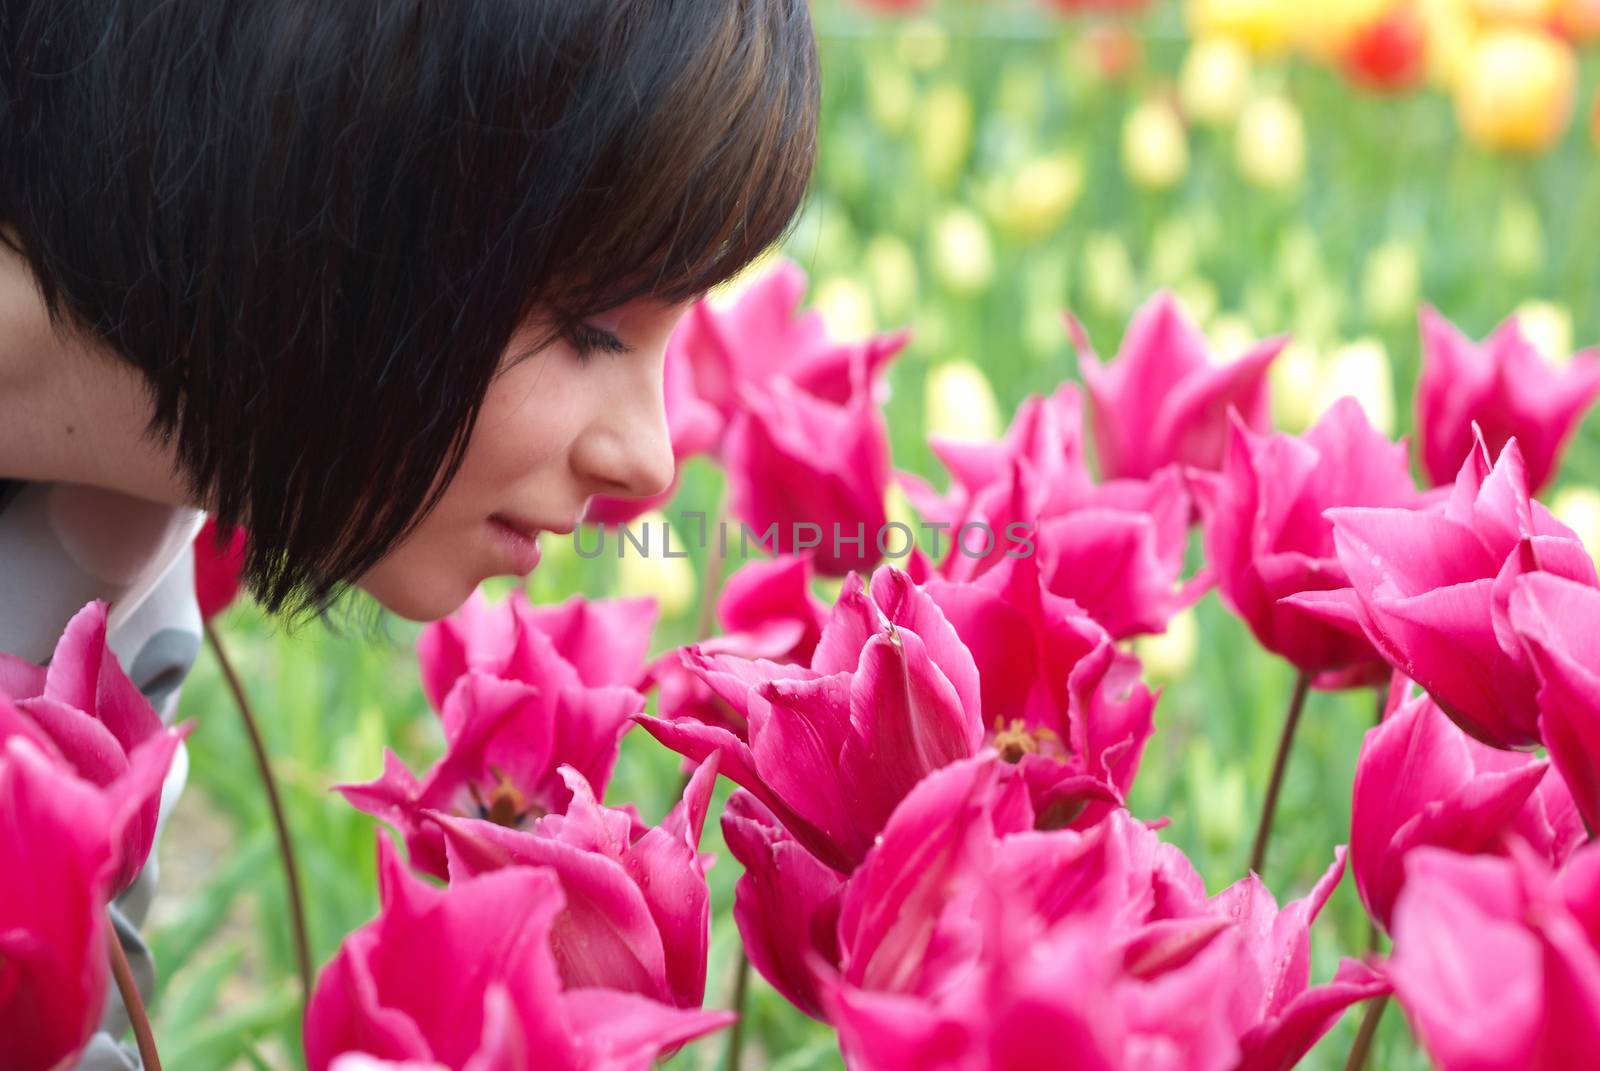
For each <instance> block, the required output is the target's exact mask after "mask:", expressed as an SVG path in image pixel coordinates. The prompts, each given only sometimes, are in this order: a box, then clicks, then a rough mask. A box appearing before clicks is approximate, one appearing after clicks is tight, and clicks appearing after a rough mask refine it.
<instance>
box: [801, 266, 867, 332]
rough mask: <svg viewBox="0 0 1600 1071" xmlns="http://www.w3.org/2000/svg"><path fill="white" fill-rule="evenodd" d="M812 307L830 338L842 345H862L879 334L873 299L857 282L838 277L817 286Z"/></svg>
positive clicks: (825, 280)
mask: <svg viewBox="0 0 1600 1071" xmlns="http://www.w3.org/2000/svg"><path fill="white" fill-rule="evenodd" d="M812 304H813V305H814V306H815V307H816V309H817V311H818V312H820V313H821V314H822V320H823V322H824V323H825V324H827V325H828V335H829V337H831V338H834V339H837V340H838V341H840V342H859V341H860V340H862V339H865V338H869V337H870V336H872V335H873V334H876V333H877V321H876V317H874V316H873V313H872V295H871V294H869V293H867V291H866V289H865V288H864V287H863V286H862V285H861V284H860V283H858V282H856V281H855V280H854V279H849V278H846V277H844V276H839V275H836V276H834V277H832V278H830V279H824V280H823V281H822V282H820V283H818V284H817V289H816V294H815V296H814V297H813V298H812Z"/></svg>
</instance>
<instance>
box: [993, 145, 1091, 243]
mask: <svg viewBox="0 0 1600 1071" xmlns="http://www.w3.org/2000/svg"><path fill="white" fill-rule="evenodd" d="M1083 180H1084V173H1083V161H1082V160H1081V159H1079V158H1078V157H1077V156H1076V155H1073V154H1071V153H1064V152H1060V153H1051V154H1050V155H1048V156H1039V157H1035V158H1034V159H1032V160H1029V161H1028V162H1027V163H1025V164H1023V165H1022V167H1021V168H1020V169H1018V171H1017V172H1016V174H1015V175H1013V176H1012V177H1010V178H1009V179H1007V180H1005V181H1002V182H1000V183H998V184H997V185H996V186H995V187H993V188H992V189H991V191H990V196H989V197H988V199H987V200H988V202H989V203H988V205H987V207H988V209H989V213H990V215H991V216H992V217H993V218H994V221H995V223H996V224H998V225H999V226H1000V227H1001V228H1002V229H1004V230H1006V231H1008V232H1010V233H1011V234H1012V235H1013V236H1014V237H1017V238H1022V239H1028V240H1033V239H1039V238H1043V237H1044V236H1045V235H1047V234H1049V233H1051V232H1052V231H1054V230H1055V229H1056V228H1057V227H1058V226H1060V225H1061V221H1062V219H1063V218H1065V217H1066V214H1067V213H1068V212H1070V211H1071V210H1072V206H1073V205H1075V204H1076V203H1077V201H1078V197H1079V195H1081V194H1082V193H1083Z"/></svg>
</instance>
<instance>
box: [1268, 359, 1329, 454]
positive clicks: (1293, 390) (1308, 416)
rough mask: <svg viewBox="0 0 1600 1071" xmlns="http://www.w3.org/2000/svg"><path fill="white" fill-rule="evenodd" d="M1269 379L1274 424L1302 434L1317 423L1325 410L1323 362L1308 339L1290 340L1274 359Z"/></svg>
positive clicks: (1285, 429)
mask: <svg viewBox="0 0 1600 1071" xmlns="http://www.w3.org/2000/svg"><path fill="white" fill-rule="evenodd" d="M1268 379H1269V381H1270V382H1271V384H1272V421H1273V423H1274V424H1276V425H1277V426H1278V427H1280V428H1282V429H1283V430H1284V431H1288V432H1293V433H1294V434H1299V433H1300V432H1302V431H1305V430H1306V429H1307V428H1309V427H1310V426H1311V425H1312V424H1314V423H1316V419H1317V416H1318V414H1319V413H1320V412H1321V396H1320V391H1319V385H1320V383H1321V381H1322V364H1321V362H1320V361H1319V360H1318V359H1317V353H1316V351H1315V350H1313V349H1312V348H1311V347H1310V346H1309V345H1307V344H1306V343H1304V342H1291V343H1289V345H1288V346H1286V347H1284V350H1283V352H1282V353H1281V354H1279V355H1278V359H1277V360H1276V361H1274V362H1272V370H1271V371H1270V372H1269V373H1268Z"/></svg>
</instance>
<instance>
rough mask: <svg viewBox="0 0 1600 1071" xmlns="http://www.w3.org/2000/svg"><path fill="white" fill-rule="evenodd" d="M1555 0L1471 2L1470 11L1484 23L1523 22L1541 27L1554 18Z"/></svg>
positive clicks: (1475, 0) (1478, 0) (1473, 0)
mask: <svg viewBox="0 0 1600 1071" xmlns="http://www.w3.org/2000/svg"><path fill="white" fill-rule="evenodd" d="M1558 6H1559V5H1558V3H1557V0H1472V10H1473V12H1474V13H1475V14H1476V15H1477V16H1478V18H1480V19H1482V20H1483V21H1484V22H1491V23H1492V22H1525V23H1529V24H1538V25H1542V24H1544V23H1547V22H1549V21H1550V20H1551V19H1552V18H1554V17H1555V14H1556V8H1557V7H1558Z"/></svg>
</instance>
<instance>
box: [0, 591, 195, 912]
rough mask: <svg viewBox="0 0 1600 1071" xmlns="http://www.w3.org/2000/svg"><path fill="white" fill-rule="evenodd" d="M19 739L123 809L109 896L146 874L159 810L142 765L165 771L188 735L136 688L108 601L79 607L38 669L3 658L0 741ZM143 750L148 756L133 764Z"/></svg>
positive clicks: (156, 795)
mask: <svg viewBox="0 0 1600 1071" xmlns="http://www.w3.org/2000/svg"><path fill="white" fill-rule="evenodd" d="M12 734H22V735H25V736H27V737H28V738H29V739H31V740H32V741H33V742H34V743H35V744H36V745H38V746H39V747H41V748H43V749H44V750H45V751H46V752H47V753H48V754H50V755H52V756H56V757H59V758H60V759H61V760H62V761H63V762H64V763H65V764H66V766H67V767H68V768H69V769H70V770H71V771H72V772H73V773H75V774H76V775H77V776H78V777H80V778H82V779H83V780H84V781H86V782H88V783H89V784H91V785H93V786H95V787H96V788H100V789H104V790H106V791H107V793H108V794H110V795H111V796H112V797H114V798H116V799H118V800H120V801H121V806H122V808H124V809H125V810H126V812H127V813H126V815H125V817H124V818H122V819H121V820H119V822H118V824H117V829H118V833H117V840H116V843H115V848H116V863H117V865H116V868H115V870H114V872H113V874H112V887H111V892H112V895H115V894H117V893H120V892H121V891H122V890H123V889H125V888H127V887H128V886H129V885H130V884H132V882H133V879H134V878H135V877H137V876H138V874H139V871H141V870H142V869H144V864H145V860H146V859H147V858H148V857H149V855H150V847H151V845H152V843H153V842H154V840H155V834H156V820H157V818H158V817H159V815H160V811H161V793H160V783H159V778H158V779H157V783H156V787H155V789H154V790H151V789H150V786H149V785H148V784H146V783H145V780H146V779H145V778H144V777H142V776H137V775H136V772H135V767H136V766H137V765H138V763H139V761H142V762H144V763H147V764H149V765H155V766H159V767H160V769H161V770H162V771H165V770H166V768H167V766H168V765H169V764H170V763H171V761H172V756H173V755H174V754H175V753H176V751H177V749H178V744H179V742H180V741H181V740H182V739H183V737H184V736H185V735H187V730H186V729H185V730H175V729H169V728H167V727H166V726H165V725H164V724H162V722H161V718H160V716H159V715H157V714H156V712H155V709H154V708H153V707H151V705H150V701H149V700H148V699H146V698H145V697H144V695H143V693H141V692H140V691H139V689H138V688H136V687H134V684H133V682H132V681H130V680H129V679H128V676H127V674H126V673H124V672H123V671H122V666H121V664H120V663H118V661H117V656H116V655H115V654H114V653H113V652H112V650H111V648H110V647H109V646H108V645H107V643H106V604H105V603H103V602H92V603H90V604H89V605H87V606H85V607H84V608H83V609H82V610H79V611H78V612H77V614H75V615H74V616H73V618H72V620H71V621H69V622H68V623H67V627H66V630H65V631H64V632H63V633H62V634H61V639H60V641H59V642H58V643H57V644H56V649H55V653H54V654H53V655H52V656H51V659H50V667H49V668H48V669H40V668H38V667H37V666H34V665H32V664H31V663H29V662H26V661H24V660H22V659H19V658H16V657H15V656H13V655H7V654H0V738H3V737H6V736H10V735H12ZM141 752H148V754H147V755H146V756H145V757H144V759H142V760H136V756H137V755H138V754H139V753H141Z"/></svg>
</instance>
